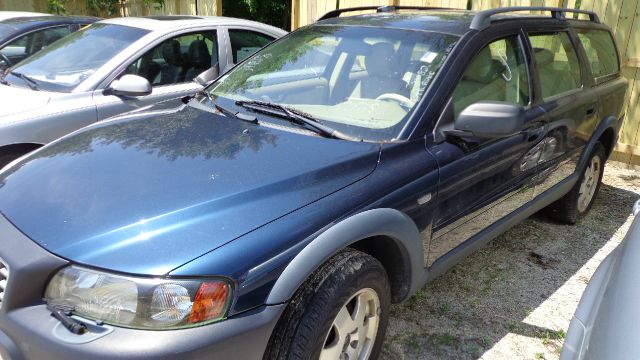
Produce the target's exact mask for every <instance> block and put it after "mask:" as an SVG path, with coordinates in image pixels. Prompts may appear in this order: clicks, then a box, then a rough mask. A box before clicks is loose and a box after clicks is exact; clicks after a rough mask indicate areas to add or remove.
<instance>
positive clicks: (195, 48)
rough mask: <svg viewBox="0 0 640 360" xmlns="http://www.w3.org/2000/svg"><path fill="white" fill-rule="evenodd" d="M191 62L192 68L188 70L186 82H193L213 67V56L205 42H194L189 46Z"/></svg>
mask: <svg viewBox="0 0 640 360" xmlns="http://www.w3.org/2000/svg"><path fill="white" fill-rule="evenodd" d="M189 62H190V65H191V67H190V68H189V70H187V73H186V74H185V77H184V80H185V81H191V80H193V79H194V78H195V77H196V76H198V75H200V73H202V72H203V71H205V70H207V69H209V68H210V67H211V54H210V53H209V48H208V47H207V43H205V42H204V40H194V41H192V42H191V44H190V45H189Z"/></svg>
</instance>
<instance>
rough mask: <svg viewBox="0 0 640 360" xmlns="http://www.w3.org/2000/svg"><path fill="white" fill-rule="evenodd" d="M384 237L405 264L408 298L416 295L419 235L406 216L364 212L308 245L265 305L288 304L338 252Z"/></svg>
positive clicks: (388, 211)
mask: <svg viewBox="0 0 640 360" xmlns="http://www.w3.org/2000/svg"><path fill="white" fill-rule="evenodd" d="M375 236H386V237H388V238H391V239H393V240H394V241H395V242H396V245H398V247H399V248H400V249H401V253H403V254H404V255H403V257H404V258H403V259H398V260H397V261H403V262H408V264H406V265H408V267H409V279H408V285H409V290H408V292H407V295H411V294H413V293H415V291H416V290H417V289H418V288H419V287H420V286H421V285H422V283H421V280H422V276H421V275H422V274H423V272H424V268H423V261H424V260H423V259H424V257H423V247H422V240H421V237H420V232H419V231H418V228H417V227H416V224H415V223H414V222H413V220H411V218H410V217H409V216H407V215H406V214H404V213H403V212H401V211H398V210H395V209H389V208H381V209H373V210H367V211H364V212H361V213H358V214H356V215H353V216H351V217H349V218H347V219H345V220H342V221H340V222H339V223H337V224H335V225H334V226H332V227H331V228H329V229H328V230H326V231H324V232H322V233H321V234H320V235H319V236H317V237H316V238H315V239H313V240H312V241H311V242H310V243H309V244H307V245H306V246H305V247H304V248H303V249H302V251H300V252H299V253H298V255H296V257H295V258H293V260H292V261H291V262H290V263H289V264H288V265H287V267H286V268H285V269H284V271H283V272H282V274H281V275H280V277H279V278H278V280H277V281H276V283H275V284H274V286H273V288H272V289H271V292H270V293H269V296H268V297H267V301H266V303H267V304H280V303H283V302H286V301H288V300H289V299H290V298H291V297H292V296H293V295H294V293H295V292H296V290H297V289H298V288H299V287H300V285H302V283H304V281H305V280H306V279H307V277H308V276H309V275H310V274H311V273H312V272H313V271H314V270H315V269H317V268H318V267H319V266H320V265H321V264H323V263H324V262H325V261H327V260H328V259H329V258H330V257H331V256H333V255H334V254H336V253H338V252H339V251H340V250H342V249H344V248H346V247H348V246H349V245H351V244H354V243H355V242H357V241H360V240H363V239H367V238H371V237H375Z"/></svg>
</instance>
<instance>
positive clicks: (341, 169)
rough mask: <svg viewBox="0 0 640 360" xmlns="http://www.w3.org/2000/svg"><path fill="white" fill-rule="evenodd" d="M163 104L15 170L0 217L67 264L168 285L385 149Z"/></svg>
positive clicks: (371, 164)
mask: <svg viewBox="0 0 640 360" xmlns="http://www.w3.org/2000/svg"><path fill="white" fill-rule="evenodd" d="M160 106H161V107H164V108H165V109H160V110H158V109H157V108H156V109H153V108H152V109H151V110H150V111H148V112H143V113H136V114H132V115H128V116H124V117H121V118H118V119H115V120H111V121H107V122H105V123H103V124H100V125H96V126H91V127H88V128H85V129H83V130H80V131H78V132H76V133H74V134H72V135H69V136H66V137H64V138H62V139H60V140H58V141H56V142H54V143H52V144H50V145H48V146H46V147H44V148H42V149H40V150H38V151H36V152H35V153H33V154H32V155H30V156H28V157H27V158H25V159H23V160H21V161H19V162H17V163H15V164H14V165H13V166H10V167H9V168H8V169H6V170H5V171H4V172H3V173H1V174H0V211H1V212H2V213H3V214H4V216H5V217H7V219H9V220H10V221H11V222H12V223H13V224H14V225H15V226H16V227H17V228H19V229H20V230H21V231H22V232H23V233H25V234H26V235H27V236H29V237H30V238H31V239H33V240H34V241H35V242H37V243H38V244H40V245H41V246H42V247H44V248H45V249H47V250H49V251H50V252H52V253H54V254H56V255H58V256H61V257H63V258H66V259H69V260H71V261H74V262H77V263H81V264H86V265H90V266H96V267H101V268H108V269H112V270H116V271H122V272H127V273H134V274H150V275H162V274H166V273H168V272H170V271H171V270H172V269H175V268H176V267H178V266H180V265H182V264H184V263H186V262H188V261H190V260H192V259H194V258H196V257H198V256H200V255H203V254H205V253H207V252H208V251H211V250H213V249H216V248H217V247H220V246H222V245H224V244H225V243H227V242H229V241H232V240H234V239H236V238H238V237H240V236H242V235H243V234H246V233H247V232H250V231H252V230H254V229H256V228H258V227H260V226H262V225H264V224H267V223H269V222H271V221H274V220H276V219H278V218H279V217H282V216H284V215H287V214H290V213H291V212H293V211H295V210H296V209H298V208H300V207H302V206H305V205H307V204H309V203H311V202H313V201H316V200H318V199H320V198H322V197H324V196H326V195H328V194H330V193H332V192H335V191H337V190H339V189H341V188H344V187H346V186H348V185H350V184H352V183H353V182H356V181H358V180H359V179H362V178H364V177H365V176H367V175H368V174H370V173H371V172H372V171H373V170H374V169H375V167H376V164H377V161H378V156H379V151H380V146H379V144H373V143H357V142H349V141H341V140H334V139H326V138H320V137H314V136H309V135H307V134H301V133H297V132H292V131H290V130H286V131H285V130H279V129H277V128H274V127H267V126H266V125H260V126H259V125H254V124H250V123H247V122H243V121H241V120H237V119H231V118H227V117H223V116H219V115H216V114H213V113H211V112H208V111H202V110H199V109H196V108H193V107H191V106H185V105H182V106H180V107H178V108H174V109H169V110H167V109H166V108H167V104H164V105H160ZM290 216H293V218H292V220H291V221H295V215H294V214H292V215H290ZM239 260H241V259H239Z"/></svg>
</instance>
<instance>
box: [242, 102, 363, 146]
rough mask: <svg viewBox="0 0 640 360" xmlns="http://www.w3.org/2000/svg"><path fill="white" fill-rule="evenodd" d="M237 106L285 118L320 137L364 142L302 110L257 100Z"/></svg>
mask: <svg viewBox="0 0 640 360" xmlns="http://www.w3.org/2000/svg"><path fill="white" fill-rule="evenodd" d="M236 105H238V106H242V107H244V108H246V109H251V110H254V111H260V112H263V113H267V114H270V115H276V116H280V117H284V118H286V119H288V120H290V121H291V122H292V123H294V124H298V125H306V126H308V127H310V128H312V129H314V130H315V131H316V132H317V133H319V134H320V135H324V136H326V137H332V138H336V139H341V140H348V141H362V138H359V137H356V136H351V135H347V134H345V133H343V132H341V131H339V130H336V129H334V128H332V127H329V126H327V125H324V124H322V123H320V121H319V120H318V119H316V118H314V117H313V116H312V115H310V114H307V113H304V112H302V111H300V110H296V109H290V108H288V107H286V106H283V105H280V104H274V103H269V102H265V101H257V100H250V101H248V100H238V101H236Z"/></svg>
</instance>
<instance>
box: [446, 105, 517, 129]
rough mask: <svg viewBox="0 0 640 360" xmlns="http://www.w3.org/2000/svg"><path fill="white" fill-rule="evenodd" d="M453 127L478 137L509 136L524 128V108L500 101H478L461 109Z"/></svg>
mask: <svg viewBox="0 0 640 360" xmlns="http://www.w3.org/2000/svg"><path fill="white" fill-rule="evenodd" d="M454 127H455V129H456V131H459V132H462V133H468V134H469V135H471V136H475V137H480V138H501V137H507V136H511V135H514V134H517V133H518V132H520V131H521V130H522V129H523V128H524V108H523V107H522V106H520V105H516V104H513V103H508V102H502V101H484V100H483V101H479V102H477V103H475V104H472V105H469V106H468V107H467V108H465V109H464V110H462V112H461V113H460V115H458V118H457V119H456V120H455V123H454Z"/></svg>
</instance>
